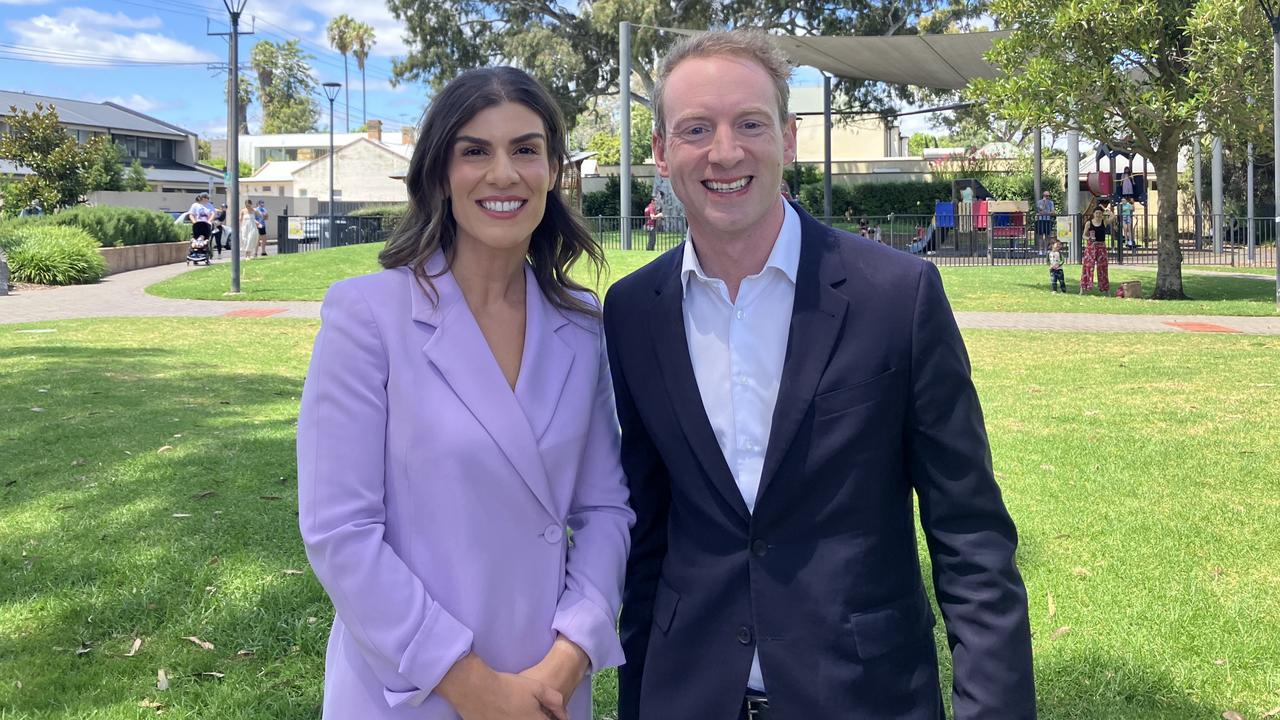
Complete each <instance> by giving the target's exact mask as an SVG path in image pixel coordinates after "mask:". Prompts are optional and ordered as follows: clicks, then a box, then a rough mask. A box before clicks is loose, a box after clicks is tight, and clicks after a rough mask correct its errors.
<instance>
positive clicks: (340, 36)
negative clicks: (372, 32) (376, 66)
mask: <svg viewBox="0 0 1280 720" xmlns="http://www.w3.org/2000/svg"><path fill="white" fill-rule="evenodd" d="M356 24H357V23H356V21H355V20H354V19H353V18H352V17H351V16H350V15H347V14H346V13H343V14H341V15H339V16H337V17H335V18H333V19H331V20H330V21H329V26H328V27H327V28H325V32H326V34H327V35H328V37H329V45H330V46H332V47H333V49H334V50H337V51H338V52H340V53H342V90H343V92H344V93H345V94H346V99H345V100H344V102H345V104H346V106H347V108H346V115H347V132H351V75H350V73H349V72H348V71H347V55H349V54H351V48H352V46H353V45H355V37H354V36H355V29H356ZM360 64H361V66H363V65H364V63H363V61H362V62H361V63H360Z"/></svg>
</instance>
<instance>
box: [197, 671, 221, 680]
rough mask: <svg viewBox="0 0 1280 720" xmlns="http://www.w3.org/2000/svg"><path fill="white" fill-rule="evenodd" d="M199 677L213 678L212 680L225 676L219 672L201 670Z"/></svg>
mask: <svg viewBox="0 0 1280 720" xmlns="http://www.w3.org/2000/svg"><path fill="white" fill-rule="evenodd" d="M200 677H202V678H213V679H214V680H221V679H222V678H224V677H226V674H225V673H220V672H202V673H200Z"/></svg>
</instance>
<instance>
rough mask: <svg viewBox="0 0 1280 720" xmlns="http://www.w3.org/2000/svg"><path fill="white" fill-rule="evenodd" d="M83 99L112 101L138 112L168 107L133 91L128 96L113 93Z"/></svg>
mask: <svg viewBox="0 0 1280 720" xmlns="http://www.w3.org/2000/svg"><path fill="white" fill-rule="evenodd" d="M85 99H86V100H88V101H89V102H112V103H115V104H117V105H122V106H124V107H127V108H129V109H130V110H136V111H138V112H140V113H150V112H155V111H156V110H163V109H164V108H166V107H168V103H164V102H160V101H158V100H152V99H151V98H147V97H143V96H142V95H139V94H138V93H134V94H132V95H129V96H128V97H124V96H121V95H113V96H111V97H104V96H90V97H87V98H85Z"/></svg>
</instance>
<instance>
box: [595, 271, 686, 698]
mask: <svg viewBox="0 0 1280 720" xmlns="http://www.w3.org/2000/svg"><path fill="white" fill-rule="evenodd" d="M609 296H610V297H611V298H612V297H615V296H616V293H615V292H613V291H611V292H610V293H609ZM614 302H618V301H616V300H615V301H614ZM612 306H613V305H612V304H611V303H610V302H609V301H606V302H605V330H606V335H607V336H608V338H609V342H608V343H607V345H608V348H609V365H610V367H611V368H612V371H613V384H614V392H615V395H616V403H617V409H618V421H619V423H620V424H621V427H622V469H623V471H624V472H625V473H626V476H627V484H628V487H629V489H630V498H631V508H632V510H634V511H635V514H636V519H635V525H634V526H633V527H632V530H631V556H630V557H629V558H628V560H627V577H626V583H625V585H624V589H623V592H622V616H621V619H620V620H619V630H620V634H621V636H622V649H623V651H624V653H625V654H626V658H627V662H626V664H625V665H623V666H622V667H621V668H620V669H619V671H618V720H637V718H639V716H640V685H641V680H642V679H643V677H644V662H645V655H646V653H647V652H648V650H649V632H650V630H651V628H652V625H653V600H654V596H655V594H656V593H657V591H658V576H659V574H660V573H661V570H662V561H663V559H664V558H665V557H666V555H667V514H668V511H669V508H670V505H671V481H670V476H669V474H668V472H667V468H666V465H665V464H664V463H663V461H662V457H661V456H660V455H659V454H658V450H657V448H656V447H655V446H654V443H653V439H652V437H651V436H650V435H649V432H648V430H647V429H646V428H645V426H644V422H643V421H642V420H641V419H640V415H639V412H638V411H637V410H636V405H635V401H634V400H633V393H632V389H631V387H630V386H629V385H628V384H627V380H626V372H625V369H624V360H623V358H622V357H620V353H619V347H620V346H621V345H622V343H621V341H620V336H621V334H622V333H624V332H634V330H632V329H630V328H631V327H632V325H631V324H630V323H627V324H626V325H625V326H626V327H627V328H628V330H621V329H619V328H618V327H615V325H617V323H618V321H619V318H617V316H616V314H615V313H613V312H611V310H610V308H611V307H612Z"/></svg>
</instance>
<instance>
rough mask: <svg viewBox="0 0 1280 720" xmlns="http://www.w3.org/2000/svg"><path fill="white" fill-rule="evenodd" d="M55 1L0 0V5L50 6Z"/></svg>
mask: <svg viewBox="0 0 1280 720" xmlns="http://www.w3.org/2000/svg"><path fill="white" fill-rule="evenodd" d="M51 2H53V0H0V5H48V4H49V3H51Z"/></svg>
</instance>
